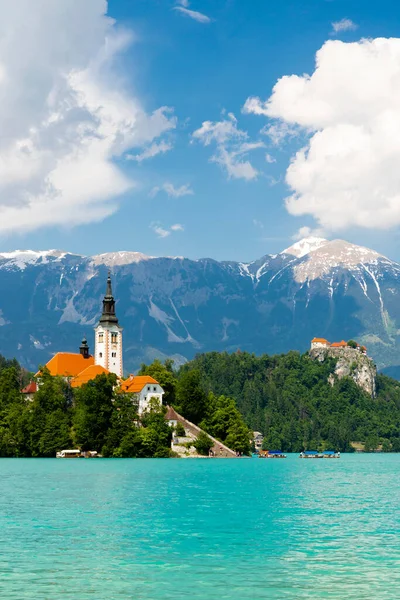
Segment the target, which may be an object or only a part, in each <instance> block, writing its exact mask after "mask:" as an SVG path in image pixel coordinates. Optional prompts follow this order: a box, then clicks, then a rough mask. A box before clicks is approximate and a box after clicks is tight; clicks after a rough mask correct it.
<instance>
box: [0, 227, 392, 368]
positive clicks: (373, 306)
mask: <svg viewBox="0 0 400 600" xmlns="http://www.w3.org/2000/svg"><path fill="white" fill-rule="evenodd" d="M109 269H111V271H112V273H113V284H114V293H115V296H116V298H117V313H118V317H119V320H120V323H121V325H122V326H123V327H124V350H125V367H126V370H127V371H128V370H133V369H136V368H137V367H138V365H139V364H140V362H142V361H150V360H152V359H153V358H155V357H157V356H159V357H161V358H163V357H165V356H172V357H174V358H175V359H176V361H177V362H178V363H181V362H184V361H185V360H187V359H190V358H192V357H193V356H194V354H195V353H196V352H199V351H208V350H225V349H226V350H228V351H234V350H236V349H237V348H241V349H242V350H248V351H250V352H255V353H263V352H268V353H276V352H286V351H288V350H290V349H292V348H293V349H298V350H301V351H304V350H307V349H308V348H309V342H310V339H311V338H312V337H314V336H315V335H317V336H324V337H326V338H328V339H329V340H330V341H335V340H340V339H343V338H344V339H349V338H350V337H354V338H356V339H357V340H358V341H360V342H362V343H363V344H365V345H366V346H367V347H368V352H369V354H370V355H371V356H372V357H373V358H374V359H375V360H376V362H377V363H378V366H379V367H381V368H382V367H394V366H397V365H398V364H399V363H400V360H399V358H398V357H399V347H398V346H399V341H398V340H399V323H400V302H399V297H400V265H398V264H397V263H395V262H393V261H390V260H389V259H387V258H386V257H384V256H382V255H380V254H378V253H377V252H374V251H373V250H369V249H367V248H362V247H360V246H355V245H353V244H349V243H348V242H345V241H343V240H334V241H327V240H321V239H320V238H312V239H306V240H301V241H300V242H298V243H296V244H294V246H292V247H290V248H288V249H286V250H285V251H284V252H282V253H280V254H278V255H267V256H264V257H263V258H261V259H259V260H257V261H254V262H252V263H237V262H232V261H230V262H229V261H227V262H218V261H215V260H212V259H200V260H189V259H185V258H181V257H169V258H168V257H164V258H156V257H150V256H145V255H143V254H141V253H139V252H115V253H108V254H102V255H98V256H93V257H83V256H78V255H73V254H69V253H67V252H60V251H56V250H50V251H45V252H33V251H15V252H9V253H3V254H0V285H1V290H2V292H1V295H0V353H3V354H4V355H6V356H16V357H17V358H18V359H19V360H20V361H21V362H22V363H23V364H24V366H26V367H28V368H30V369H36V368H37V366H38V364H40V363H44V362H46V361H47V360H48V359H49V357H50V356H51V355H52V354H53V353H54V352H57V351H58V350H61V349H64V350H67V351H75V350H76V349H77V347H78V345H79V342H80V339H81V337H82V336H83V335H86V336H87V338H88V340H89V343H91V340H92V339H93V333H92V328H93V327H94V325H95V324H96V322H97V319H98V318H99V314H100V307H101V299H102V295H103V293H104V287H105V279H106V275H107V271H108V270H109Z"/></svg>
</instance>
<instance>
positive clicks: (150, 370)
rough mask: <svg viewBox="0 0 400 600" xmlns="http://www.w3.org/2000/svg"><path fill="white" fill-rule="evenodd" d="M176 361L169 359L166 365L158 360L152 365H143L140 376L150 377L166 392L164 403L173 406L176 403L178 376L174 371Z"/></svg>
mask: <svg viewBox="0 0 400 600" xmlns="http://www.w3.org/2000/svg"><path fill="white" fill-rule="evenodd" d="M173 364H174V361H173V360H170V359H167V360H166V361H165V363H164V364H162V362H161V361H159V360H158V359H156V360H154V361H153V362H152V363H151V365H145V364H142V365H141V367H140V371H139V373H138V375H150V377H153V378H154V379H155V380H156V381H158V383H159V384H160V385H161V387H162V388H163V390H164V396H163V403H164V404H173V403H174V402H175V390H176V375H175V373H174V371H173Z"/></svg>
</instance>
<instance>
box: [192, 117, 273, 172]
mask: <svg viewBox="0 0 400 600" xmlns="http://www.w3.org/2000/svg"><path fill="white" fill-rule="evenodd" d="M228 117H229V118H228V119H224V120H223V121H217V122H212V121H204V122H203V124H202V126H201V127H200V128H199V129H197V130H196V131H194V132H193V134H192V135H193V138H195V139H197V140H199V141H200V142H201V143H202V144H203V145H204V146H209V145H210V144H212V143H214V144H215V145H216V148H217V150H216V153H215V154H214V155H213V156H212V157H211V159H210V161H211V162H215V163H217V164H218V165H220V166H221V167H222V168H223V169H225V170H226V172H227V174H228V177H229V178H234V179H246V180H251V179H256V177H257V175H258V171H257V170H256V169H255V168H254V167H253V165H252V164H251V163H250V162H249V161H248V160H246V159H245V158H246V155H247V153H248V152H250V151H252V150H256V149H258V148H263V147H264V144H263V142H248V141H246V140H247V138H248V134H247V133H246V132H245V131H242V130H241V129H238V126H237V119H236V117H235V116H234V115H233V114H232V113H229V114H228Z"/></svg>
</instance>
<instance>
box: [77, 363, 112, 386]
mask: <svg viewBox="0 0 400 600" xmlns="http://www.w3.org/2000/svg"><path fill="white" fill-rule="evenodd" d="M103 373H105V374H106V375H108V374H109V373H110V371H108V370H107V369H105V368H104V367H102V366H101V365H90V366H89V367H87V368H86V369H85V370H84V371H82V372H81V373H79V374H78V375H77V376H76V377H74V378H73V379H72V380H71V387H73V388H77V387H81V385H84V384H85V383H87V382H88V381H91V380H92V379H95V378H96V377H97V375H102V374H103Z"/></svg>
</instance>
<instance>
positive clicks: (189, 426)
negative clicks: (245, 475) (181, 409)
mask: <svg viewBox="0 0 400 600" xmlns="http://www.w3.org/2000/svg"><path fill="white" fill-rule="evenodd" d="M165 419H166V420H167V421H169V423H170V424H171V425H176V423H181V424H182V425H183V427H184V428H185V430H186V433H188V432H189V433H190V434H191V436H193V438H197V436H198V435H199V433H201V432H202V431H203V429H200V427H198V426H197V425H195V424H194V423H191V422H190V421H188V420H187V419H185V417H182V415H180V414H179V413H177V412H176V410H175V409H174V408H172V406H167V413H166V415H165ZM204 433H206V434H207V435H208V437H209V438H210V439H211V440H212V441H213V442H214V445H213V447H212V451H213V453H214V456H215V457H216V458H236V452H235V451H234V450H231V449H230V448H228V446H225V444H223V443H222V442H220V441H218V440H217V439H215V438H214V437H213V436H212V435H210V434H209V433H207V432H206V431H205V432H204Z"/></svg>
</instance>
